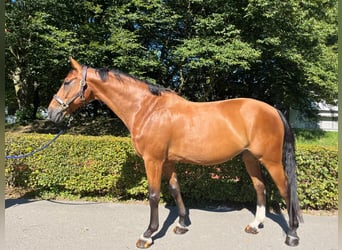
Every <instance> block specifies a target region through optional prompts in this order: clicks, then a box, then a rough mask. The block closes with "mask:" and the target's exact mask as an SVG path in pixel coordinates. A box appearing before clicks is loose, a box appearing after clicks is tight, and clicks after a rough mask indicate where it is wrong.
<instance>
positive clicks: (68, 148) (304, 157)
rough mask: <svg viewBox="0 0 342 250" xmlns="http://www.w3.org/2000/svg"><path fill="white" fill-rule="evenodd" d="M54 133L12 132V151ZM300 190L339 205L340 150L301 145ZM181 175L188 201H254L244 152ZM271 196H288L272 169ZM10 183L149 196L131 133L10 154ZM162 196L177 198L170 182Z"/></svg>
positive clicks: (321, 203) (305, 197)
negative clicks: (14, 157)
mask: <svg viewBox="0 0 342 250" xmlns="http://www.w3.org/2000/svg"><path fill="white" fill-rule="evenodd" d="M51 137H52V136H51V135H41V134H14V133H6V137H5V138H6V142H5V143H6V145H5V147H6V155H18V154H23V153H28V152H30V151H32V150H33V149H36V148H38V147H39V146H41V145H42V144H44V143H45V142H46V141H48V140H49V139H51ZM297 162H298V170H297V173H298V192H299V198H300V202H301V206H302V207H304V208H314V209H337V174H338V173H337V150H336V148H326V147H318V146H305V145H298V146H297ZM176 169H177V173H178V179H179V181H180V185H181V190H182V194H183V197H184V200H185V202H186V203H187V204H189V203H201V204H205V203H208V202H222V201H234V202H252V203H255V199H256V196H255V191H254V189H253V187H252V184H251V181H250V177H249V176H248V174H247V172H246V170H245V167H244V165H243V162H242V161H241V159H240V158H239V157H236V158H234V159H233V160H232V161H229V162H226V163H224V164H220V165H216V166H195V165H189V164H178V165H177V167H176ZM264 174H265V177H266V180H267V190H268V191H267V198H268V200H269V201H276V202H282V200H281V199H280V197H279V193H278V191H277V190H276V188H275V186H274V183H273V181H272V180H271V178H270V177H269V175H268V174H267V172H266V171H264ZM5 177H6V182H7V185H11V186H16V187H24V188H28V189H30V190H34V191H35V193H36V194H37V195H43V194H44V193H46V192H50V193H54V194H56V195H61V194H62V195H68V194H72V195H76V196H78V197H79V196H93V197H97V196H107V197H108V196H110V197H112V198H113V199H124V200H126V199H146V198H147V197H148V196H147V194H148V188H147V180H146V176H145V170H144V165H143V161H142V160H141V159H140V158H139V157H138V156H136V155H135V154H134V150H133V148H132V146H131V143H130V139H129V138H122V137H120V138H119V137H111V136H102V137H93V136H72V135H63V136H61V137H60V138H59V139H58V140H57V141H56V142H55V143H53V144H52V145H51V146H50V147H48V148H47V149H45V150H44V151H43V152H40V153H37V154H35V155H34V156H31V157H28V158H25V159H22V160H7V161H6V165H5ZM162 198H163V200H164V201H168V202H172V198H171V196H170V194H169V191H168V188H167V185H166V182H163V185H162Z"/></svg>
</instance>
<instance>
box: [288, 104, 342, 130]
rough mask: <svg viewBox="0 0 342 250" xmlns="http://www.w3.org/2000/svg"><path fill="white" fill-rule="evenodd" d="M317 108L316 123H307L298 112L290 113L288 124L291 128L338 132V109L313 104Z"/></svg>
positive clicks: (292, 111) (328, 105)
mask: <svg viewBox="0 0 342 250" xmlns="http://www.w3.org/2000/svg"><path fill="white" fill-rule="evenodd" d="M315 105H316V106H317V108H318V122H317V123H316V122H312V121H309V120H308V119H307V118H306V117H305V116H304V115H303V114H302V113H301V112H300V111H298V110H291V111H290V124H291V126H292V127H293V128H307V129H322V130H324V131H338V107H337V106H333V105H330V104H326V103H324V102H321V103H318V104H315Z"/></svg>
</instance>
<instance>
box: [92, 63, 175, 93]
mask: <svg viewBox="0 0 342 250" xmlns="http://www.w3.org/2000/svg"><path fill="white" fill-rule="evenodd" d="M96 72H97V74H98V75H99V76H100V78H101V80H102V81H106V80H107V79H108V74H109V73H111V74H113V75H114V76H115V77H116V78H117V79H118V80H119V81H122V80H121V79H122V77H128V78H131V79H133V80H134V81H139V82H142V83H145V84H146V85H147V86H148V90H149V91H150V92H151V94H153V95H156V96H160V95H161V94H162V93H163V92H173V91H172V90H171V89H169V88H165V87H163V86H160V85H157V84H153V83H150V82H148V81H145V80H141V79H139V78H137V77H136V76H134V75H130V74H127V73H124V72H121V71H120V70H117V69H107V68H100V69H96Z"/></svg>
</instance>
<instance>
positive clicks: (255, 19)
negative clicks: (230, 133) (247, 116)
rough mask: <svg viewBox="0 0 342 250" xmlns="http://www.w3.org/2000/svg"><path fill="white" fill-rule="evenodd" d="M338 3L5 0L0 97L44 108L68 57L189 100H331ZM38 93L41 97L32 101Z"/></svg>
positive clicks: (290, 104) (291, 104) (284, 105)
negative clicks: (3, 82) (2, 94)
mask: <svg viewBox="0 0 342 250" xmlns="http://www.w3.org/2000/svg"><path fill="white" fill-rule="evenodd" d="M336 5H337V1H336V0H326V1H319V0H304V1H300V2H298V1H295V0H289V1H280V0H277V1H269V0H250V1H246V0H242V1H237V0H229V1H226V0H225V1H223V0H208V1H203V0H185V1H178V0H170V1H165V0H148V1H142V0H131V1H128V0H96V1H83V0H82V1H81V0H75V1H72V2H70V1H66V0H60V1H57V0H47V1H38V0H30V1H27V0H7V1H6V8H7V12H6V29H7V30H8V32H6V44H7V45H6V47H7V49H6V73H7V76H8V79H7V82H6V86H7V91H6V96H7V97H6V101H7V102H10V101H11V100H13V99H14V98H13V97H14V96H16V98H17V100H18V106H19V108H20V109H25V108H27V107H31V106H32V112H31V113H32V115H31V116H30V117H31V118H34V116H35V110H36V109H37V107H38V106H39V105H43V106H46V105H47V104H48V102H49V100H50V99H51V96H52V95H53V93H54V91H55V90H56V89H57V88H58V87H59V85H60V81H61V78H63V77H64V76H65V74H66V72H67V70H68V68H69V64H68V61H67V60H68V57H69V56H70V55H72V56H74V57H75V58H77V59H78V60H79V61H81V62H82V63H84V64H87V65H90V66H94V67H109V68H111V67H114V68H118V69H120V70H122V71H124V72H127V73H131V74H134V75H136V76H138V77H140V78H143V79H145V80H149V81H150V82H153V83H158V84H161V85H163V86H165V87H170V88H172V89H174V90H175V91H177V92H178V93H179V94H181V95H182V96H184V97H186V98H188V99H190V100H194V101H212V100H218V99H226V98H234V97H253V98H257V99H260V100H263V101H266V102H268V103H270V104H272V105H275V106H277V107H279V108H281V109H283V110H287V109H289V108H296V109H301V110H304V111H307V112H308V113H309V112H310V111H311V110H312V105H311V104H312V102H319V101H321V100H326V101H328V102H329V103H333V102H334V101H335V100H336V99H337V74H336V69H337V20H336V19H337V8H336ZM38 97H39V102H38V101H37V100H38Z"/></svg>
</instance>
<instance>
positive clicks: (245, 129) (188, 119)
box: [48, 58, 302, 248]
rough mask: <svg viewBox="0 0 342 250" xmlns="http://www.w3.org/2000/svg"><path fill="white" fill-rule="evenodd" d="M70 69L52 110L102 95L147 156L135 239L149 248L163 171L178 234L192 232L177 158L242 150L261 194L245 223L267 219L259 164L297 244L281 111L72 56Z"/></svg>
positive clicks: (290, 148)
mask: <svg viewBox="0 0 342 250" xmlns="http://www.w3.org/2000/svg"><path fill="white" fill-rule="evenodd" d="M70 61H71V66H72V70H71V71H70V72H69V74H68V75H67V76H66V78H65V79H64V83H63V85H62V86H61V88H60V89H59V91H58V92H57V94H56V95H55V96H54V98H53V99H52V101H51V103H50V105H49V109H48V113H49V117H50V119H51V120H53V121H55V122H61V121H62V120H63V118H64V117H65V115H66V114H72V113H73V112H74V111H75V110H76V109H78V108H79V107H80V106H82V105H83V104H84V103H88V102H90V101H92V100H101V101H103V102H104V103H105V104H106V105H107V106H108V107H109V108H110V109H111V110H112V111H113V112H115V113H116V115H117V116H119V117H120V118H121V120H122V121H123V122H124V123H125V125H126V126H127V128H128V129H129V131H130V133H131V136H132V143H133V146H134V148H135V151H136V153H137V154H138V155H139V156H141V157H142V158H143V160H144V163H145V169H146V174H147V179H148V189H149V202H150V209H151V214H150V224H149V226H148V228H147V230H146V231H145V232H144V233H143V234H142V235H141V236H140V238H139V239H138V241H137V243H136V246H137V247H139V248H147V247H149V246H150V245H151V244H152V243H153V242H152V234H153V233H154V232H156V231H157V230H158V226H159V218H158V203H159V198H160V185H161V178H162V175H163V174H164V176H165V177H166V178H168V180H169V187H170V191H171V194H172V196H173V198H174V199H175V201H176V204H177V206H178V213H179V221H178V223H177V225H176V227H175V229H174V232H175V233H176V234H183V233H185V232H187V231H188V229H187V227H186V223H185V217H186V209H185V206H184V203H183V200H182V197H181V193H180V188H179V184H178V181H177V176H176V172H175V166H174V165H175V163H176V162H188V163H194V164H200V165H212V164H218V163H222V162H225V161H228V160H230V159H231V158H233V157H234V156H236V155H238V154H242V159H243V161H244V163H245V165H246V169H247V171H248V173H249V175H250V177H251V179H252V182H253V185H254V188H255V190H256V193H257V208H256V215H255V219H254V221H253V222H251V223H250V224H249V225H248V226H247V227H246V229H245V231H246V232H248V233H253V234H256V233H258V232H259V225H260V224H261V223H262V222H263V220H264V219H265V213H266V212H265V203H266V198H265V195H266V191H265V183H264V180H263V177H262V173H261V169H260V163H262V164H263V165H264V166H265V168H266V169H267V171H268V172H269V173H270V175H271V176H272V178H273V180H274V182H275V184H276V185H277V187H278V189H279V191H280V194H281V196H282V197H283V198H284V200H285V201H286V205H287V210H288V214H289V230H288V232H287V237H286V241H285V242H286V244H287V245H290V246H296V245H298V243H299V237H298V236H297V232H296V231H297V228H298V224H299V221H302V216H301V213H300V208H299V201H298V196H297V182H296V160H295V148H294V138H293V134H292V132H291V129H290V127H289V125H288V123H287V122H286V120H285V118H284V116H283V115H282V114H281V112H280V111H278V110H277V109H275V108H273V107H272V106H270V105H268V104H266V103H263V102H260V101H257V100H254V99H244V98H241V99H232V100H224V101H217V102H202V103H195V102H190V101H187V100H185V99H183V98H182V97H180V96H178V95H177V94H175V93H174V92H173V91H171V90H169V89H165V88H162V87H158V86H155V85H151V84H148V83H146V82H143V81H140V80H138V79H136V78H134V77H133V76H130V75H127V74H124V73H121V72H118V71H114V70H106V69H93V68H88V67H86V66H82V65H80V64H79V63H78V62H77V61H75V60H74V59H72V58H70Z"/></svg>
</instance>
